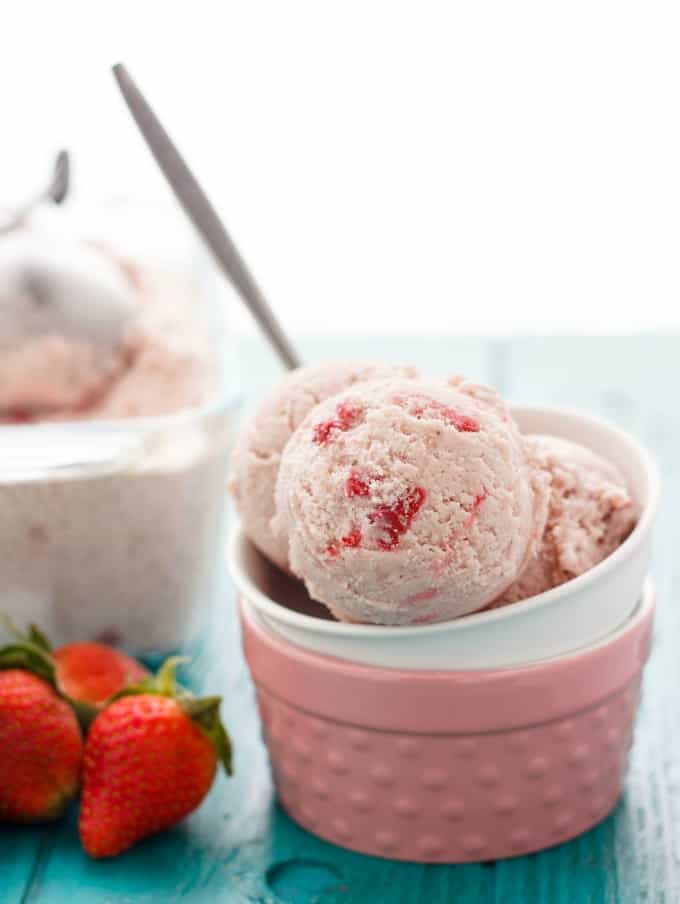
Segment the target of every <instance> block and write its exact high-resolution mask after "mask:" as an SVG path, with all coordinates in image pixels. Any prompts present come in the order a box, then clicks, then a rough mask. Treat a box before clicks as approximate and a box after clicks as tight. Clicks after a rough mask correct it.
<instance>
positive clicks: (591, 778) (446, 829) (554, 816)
mask: <svg viewBox="0 0 680 904" xmlns="http://www.w3.org/2000/svg"><path fill="white" fill-rule="evenodd" d="M653 612H654V593H653V589H652V585H651V583H650V582H649V581H648V582H647V584H646V587H645V591H644V594H643V597H642V600H641V602H640V604H639V605H638V607H637V608H636V610H635V611H634V612H633V614H632V615H631V616H630V617H629V618H628V619H627V620H626V622H625V623H624V624H623V625H622V626H620V627H619V628H618V629H617V630H616V631H614V632H613V633H611V634H610V635H609V636H608V637H606V638H605V639H604V640H600V641H598V642H597V643H594V644H591V645H590V646H587V647H585V648H583V649H581V650H579V651H577V652H575V653H570V654H568V655H564V656H559V657H556V658H553V659H546V660H544V661H542V662H538V663H533V664H531V665H527V666H515V667H512V668H501V669H471V670H450V671H443V670H441V671H426V670H401V669H395V668H381V667H376V666H367V665H362V664H359V663H355V662H349V661H346V660H341V659H337V658H334V657H331V656H327V655H322V654H319V653H315V652H312V651H309V650H306V649H303V648H301V647H299V646H296V645H295V644H293V643H291V642H290V641H289V640H287V639H285V638H283V637H282V636H280V635H277V634H275V633H273V632H272V631H271V629H270V628H268V627H266V626H265V625H264V623H263V621H262V620H261V618H260V617H259V616H258V613H257V612H256V610H255V609H254V608H253V606H252V605H251V604H249V603H248V602H246V601H245V600H242V604H241V617H242V626H243V642H244V649H245V654H246V658H247V660H248V664H249V666H250V669H251V672H252V675H253V678H254V681H255V685H256V688H257V696H258V703H259V709H260V713H261V716H262V721H263V724H264V731H265V737H266V741H267V745H268V748H269V753H270V756H271V760H272V765H273V770H274V778H275V782H276V788H277V791H278V795H279V798H280V800H281V802H282V804H283V806H284V807H285V809H286V810H287V811H288V813H289V814H290V816H291V817H292V818H293V819H294V820H295V821H296V822H298V823H299V824H300V825H301V826H303V827H304V828H305V829H307V830H308V831H310V832H312V833H314V834H315V835H318V836H319V837H321V838H323V839H325V840H327V841H331V842H333V843H335V844H339V845H341V846H343V847H347V848H350V849H352V850H355V851H360V852H361V853H365V854H372V855H375V856H380V857H390V858H394V859H398V860H411V861H419V862H427V863H465V862H474V861H482V860H494V859H498V858H502V857H512V856H516V855H519V854H527V853H530V852H532V851H538V850H541V849H542V848H546V847H550V846H551V845H554V844H558V843H560V842H563V841H566V840H568V839H570V838H573V837H575V836H576V835H579V834H581V833H582V832H585V831H587V830H588V829H590V828H591V827H592V826H594V825H595V824H596V823H598V822H600V821H601V820H602V819H603V818H604V817H605V816H606V815H607V814H608V813H609V812H610V811H611V809H612V808H613V807H614V805H615V804H616V802H617V800H618V798H619V796H620V794H621V790H622V785H623V780H624V775H625V770H626V764H627V757H628V750H629V748H630V746H631V743H632V732H633V723H634V718H635V712H636V709H637V701H638V695H639V687H640V680H641V676H642V670H643V667H644V664H645V662H646V660H647V657H648V654H649V648H650V636H651V626H652V618H653Z"/></svg>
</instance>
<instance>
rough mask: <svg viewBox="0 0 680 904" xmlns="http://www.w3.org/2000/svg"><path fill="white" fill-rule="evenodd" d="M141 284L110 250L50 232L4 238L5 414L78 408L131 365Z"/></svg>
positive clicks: (0, 375) (1, 360)
mask: <svg viewBox="0 0 680 904" xmlns="http://www.w3.org/2000/svg"><path fill="white" fill-rule="evenodd" d="M134 318H135V298H134V287H133V286H132V284H131V282H130V280H129V279H128V277H127V276H126V275H125V273H124V271H123V269H122V268H121V267H120V266H118V264H117V263H116V262H115V260H114V259H113V258H111V257H109V256H107V255H106V254H105V253H104V252H102V251H100V250H98V249H97V248H95V247H92V246H89V245H87V244H85V243H83V242H78V243H76V242H67V241H61V240H58V239H55V237H54V236H53V235H51V234H50V236H49V238H48V237H47V236H41V235H40V234H33V233H31V232H28V231H26V232H21V233H16V234H11V235H9V236H7V237H4V238H2V239H1V240H0V417H7V416H12V415H16V416H17V417H21V416H23V415H29V416H31V415H35V414H39V413H50V412H54V411H68V410H72V409H78V408H81V407H83V406H84V405H87V404H88V403H89V402H90V401H92V400H93V399H96V398H97V397H98V396H99V395H100V394H101V393H102V392H103V391H104V390H105V389H106V387H107V386H109V385H110V383H111V381H112V380H113V379H115V377H116V376H117V375H118V374H119V373H120V372H121V370H122V369H123V367H124V365H125V360H126V355H127V353H128V350H129V343H130V342H131V340H132V336H133V333H134Z"/></svg>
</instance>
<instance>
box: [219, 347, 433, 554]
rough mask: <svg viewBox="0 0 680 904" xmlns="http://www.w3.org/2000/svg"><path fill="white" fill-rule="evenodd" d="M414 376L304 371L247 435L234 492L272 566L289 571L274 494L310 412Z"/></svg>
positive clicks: (237, 459) (343, 366)
mask: <svg viewBox="0 0 680 904" xmlns="http://www.w3.org/2000/svg"><path fill="white" fill-rule="evenodd" d="M395 376H405V377H413V376H415V370H414V369H413V368H411V367H395V366H391V365H388V364H370V363H367V362H366V361H333V362H328V363H325V364H319V365H316V366H313V367H302V368H299V369H298V370H295V371H293V372H292V373H291V374H289V375H288V376H287V377H286V378H285V379H284V380H282V381H281V383H280V384H279V386H278V387H277V389H276V390H275V391H274V392H273V393H272V394H271V395H269V396H268V397H267V398H266V399H265V400H264V401H263V402H262V404H261V405H260V407H259V409H258V410H257V411H256V413H255V415H254V417H253V418H252V419H251V421H250V422H249V423H248V424H246V426H245V427H244V429H243V430H242V431H241V434H240V436H239V439H238V440H237V443H236V448H235V449H234V453H233V457H232V474H231V481H230V489H231V492H232V495H233V497H234V501H235V503H236V507H237V509H238V512H239V514H240V516H241V520H242V523H243V529H244V531H245V532H246V534H247V535H248V537H249V538H250V540H251V541H252V542H253V543H254V544H255V546H257V547H258V549H259V550H260V551H261V552H262V553H264V554H265V555H266V556H267V557H268V558H269V559H270V560H271V561H272V562H274V563H275V564H276V565H278V566H279V568H283V569H284V570H287V569H288V554H287V543H286V541H285V539H284V538H282V537H276V536H274V534H273V532H272V529H271V526H270V522H271V519H272V517H273V515H274V490H275V487H276V479H277V477H278V473H279V462H280V459H281V453H282V452H283V449H284V447H285V445H286V443H287V442H288V440H289V439H290V437H291V436H292V434H293V432H294V431H295V429H296V428H297V427H298V425H299V424H301V423H302V421H303V420H304V418H305V417H306V416H307V414H308V413H309V411H310V410H311V409H312V408H313V407H314V406H315V405H318V403H319V402H322V401H324V399H327V398H328V397H329V396H332V395H335V394H336V393H338V392H342V390H344V389H347V388H348V387H350V386H353V385H354V384H356V383H359V382H362V381H364V380H373V379H382V378H393V377H395Z"/></svg>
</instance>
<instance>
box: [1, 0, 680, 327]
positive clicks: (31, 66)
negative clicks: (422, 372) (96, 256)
mask: <svg viewBox="0 0 680 904" xmlns="http://www.w3.org/2000/svg"><path fill="white" fill-rule="evenodd" d="M0 17H1V28H0V77H1V81H0V84H2V86H3V87H2V90H1V98H2V119H1V120H0V121H1V123H2V125H1V127H0V128H1V138H2V145H1V147H2V150H1V156H0V159H1V160H2V173H1V174H0V197H3V196H10V195H11V196H20V195H21V194H22V192H24V191H28V192H30V191H31V190H32V188H33V186H34V185H35V184H36V183H39V182H40V180H41V179H42V178H44V176H45V175H46V173H47V170H48V168H49V161H50V155H51V153H52V152H53V151H55V150H56V149H57V148H58V147H60V146H66V147H68V148H70V149H71V150H72V151H73V153H74V156H75V162H76V176H77V186H78V194H79V196H80V197H81V198H83V199H85V200H96V199H100V198H108V197H112V196H120V195H121V194H130V195H131V196H133V197H146V198H148V197H157V196H160V197H162V196H163V195H164V194H165V191H166V190H165V188H164V185H163V183H162V181H161V179H160V177H159V176H158V175H157V174H156V172H155V170H154V168H153V165H152V164H151V162H150V159H149V158H148V156H147V152H146V150H145V148H144V147H143V145H142V143H141V141H140V139H139V138H138V136H137V135H136V133H135V130H134V128H133V126H132V124H131V121H130V120H129V118H128V115H127V113H126V111H125V110H124V108H123V106H122V103H121V101H120V100H119V99H118V97H117V94H116V90H115V87H114V84H113V81H112V79H111V77H110V74H109V71H108V70H109V66H110V65H111V64H112V63H113V62H115V61H117V60H118V59H122V60H124V61H125V62H126V63H127V64H128V65H129V68H130V70H131V72H132V73H133V75H134V76H135V77H136V79H137V80H138V82H139V83H140V85H141V87H142V88H143V89H144V91H145V92H146V93H147V95H148V96H149V98H150V99H151V100H152V102H153V103H154V105H155V106H156V108H157V110H158V112H159V113H160V114H161V116H162V118H163V119H164V120H165V122H166V125H167V126H168V128H169V130H170V132H171V133H172V134H173V135H174V137H175V138H176V140H177V142H178V144H179V145H180V147H181V148H182V149H183V150H184V152H185V153H186V155H187V157H188V159H189V161H190V162H191V164H192V165H193V166H194V168H195V170H196V172H197V173H198V174H199V176H200V178H201V179H202V180H203V181H204V183H205V186H206V187H207V188H208V189H209V191H210V193H211V194H212V195H213V197H214V198H215V200H216V202H217V204H218V206H219V208H220V210H221V211H222V213H223V214H224V217H225V220H226V222H227V223H228V225H229V228H230V230H231V231H232V233H233V235H234V237H235V238H236V240H237V242H238V244H239V245H240V246H241V249H242V251H243V253H244V255H245V257H246V258H247V259H248V261H249V262H250V264H251V266H252V268H253V270H254V271H255V273H256V275H257V276H258V278H259V280H260V282H261V284H262V285H263V287H264V289H265V290H266V293H267V294H268V295H269V296H270V298H271V300H272V301H273V303H274V304H275V306H276V308H277V310H278V311H279V312H280V314H281V316H282V318H283V319H284V321H285V323H286V324H287V326H288V327H289V328H291V329H292V330H294V331H296V332H307V333H321V332H335V333H381V332H394V333H415V332H418V333H438V334H441V333H461V332H462V333H468V332H473V331H479V330H485V331H491V332H505V331H507V330H519V331H522V332H526V331H532V332H534V331H536V332H541V331H557V330H569V331H578V332H586V333H589V332H596V331H598V332H599V331H603V332H619V331H627V330H632V329H637V328H645V329H651V328H658V327H668V326H676V325H678V323H679V322H680V306H679V305H678V297H679V294H680V292H679V290H680V268H679V266H678V249H679V248H680V103H679V101H680V97H679V94H680V52H679V51H678V48H679V47H680V5H679V4H677V3H670V2H669V3H659V2H654V0H644V2H634V3H631V2H625V0H618V2H598V0H587V2H581V0H572V2H568V3H567V2H562V3H558V2H546V0H541V2H534V3H531V2H525V0H516V2H502V3H486V2H479V0H474V2H472V0H470V2H465V3H456V2H441V3H433V2H423V0H411V2H407V3H399V2H394V0H392V2H371V0H357V2H350V0H343V2H326V0H309V2H297V0H274V2H258V0H239V2H196V0H193V2H188V0H186V2H182V3H171V2H144V3H143V2H140V0H136V2H126V0H117V2H115V3H102V2H91V0H88V2H68V0H62V2H59V3H51V2H50V3H48V2H45V3H37V2H30V0H29V2H22V3H19V2H16V3H9V2H7V0H2V2H1V13H0ZM177 216H178V217H179V214H177ZM244 322H245V320H244Z"/></svg>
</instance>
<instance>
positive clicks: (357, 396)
mask: <svg viewBox="0 0 680 904" xmlns="http://www.w3.org/2000/svg"><path fill="white" fill-rule="evenodd" d="M276 505H277V515H276V517H275V518H274V521H273V525H272V526H273V529H274V531H275V534H276V535H277V537H278V538H279V542H280V543H282V544H284V543H285V542H286V541H287V542H288V544H289V550H288V551H289V560H290V565H291V568H292V570H293V572H294V573H295V574H297V575H298V576H299V577H301V578H302V579H303V580H304V582H305V584H306V586H307V590H308V591H309V593H310V595H311V596H312V597H314V599H317V600H319V601H320V602H322V603H324V604H325V605H326V606H328V608H329V609H330V610H331V612H332V613H333V615H335V616H336V618H338V619H340V620H343V621H352V622H367V623H376V624H385V625H406V624H424V623H428V622H436V621H444V620H448V619H452V618H456V617H458V616H460V615H465V614H466V613H469V612H474V611H476V610H478V609H481V608H483V607H484V606H486V605H488V604H489V603H490V602H491V601H492V600H493V599H495V598H496V597H497V596H498V595H499V594H500V593H502V592H504V591H505V590H506V589H507V587H508V586H509V585H510V584H511V583H512V582H513V581H515V580H516V579H517V577H518V575H519V574H520V572H521V570H522V568H523V566H524V564H525V562H526V560H527V557H528V556H529V555H531V554H532V552H533V541H534V539H535V536H537V535H538V534H540V532H541V531H542V528H543V521H544V518H545V513H546V487H545V477H544V475H543V474H542V473H538V472H535V473H533V474H532V471H531V469H530V466H529V461H528V457H527V454H526V451H525V444H524V440H523V439H522V437H521V436H520V434H519V432H518V430H517V428H516V426H515V424H514V422H513V421H512V419H511V418H510V416H509V414H508V412H507V409H506V408H505V406H504V404H503V403H502V401H501V400H500V399H499V398H498V396H496V395H495V393H493V392H492V391H491V390H487V389H485V388H480V387H474V386H469V385H467V384H465V383H461V382H459V383H458V385H457V386H446V385H443V384H437V383H428V382H424V381H418V380H404V379H392V380H390V381H382V382H374V383H363V384H357V385H356V386H354V387H352V388H351V389H349V390H347V391H345V392H343V393H340V394H339V395H335V396H333V397H331V398H329V399H327V400H326V401H325V402H322V403H321V404H319V405H317V406H316V407H315V408H314V409H313V410H312V411H311V412H310V413H309V414H308V416H307V417H306V418H305V420H304V421H303V422H302V423H301V425H300V426H299V427H298V429H297V431H296V432H295V433H294V435H293V436H292V438H291V439H290V440H289V442H288V444H287V445H286V447H285V449H284V451H283V454H282V456H281V464H280V469H279V477H278V483H277V489H276Z"/></svg>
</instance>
